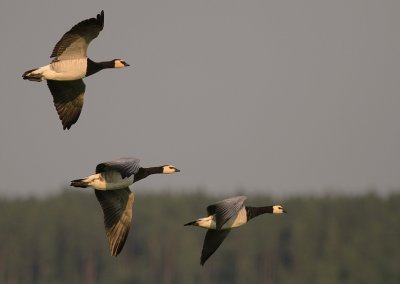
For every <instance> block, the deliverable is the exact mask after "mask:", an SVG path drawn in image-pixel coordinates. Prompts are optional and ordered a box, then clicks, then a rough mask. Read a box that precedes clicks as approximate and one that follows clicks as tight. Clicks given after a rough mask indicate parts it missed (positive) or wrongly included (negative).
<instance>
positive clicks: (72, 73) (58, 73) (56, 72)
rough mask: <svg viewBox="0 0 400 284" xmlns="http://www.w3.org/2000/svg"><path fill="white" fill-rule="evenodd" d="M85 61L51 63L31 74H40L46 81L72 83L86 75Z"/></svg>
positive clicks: (72, 60)
mask: <svg viewBox="0 0 400 284" xmlns="http://www.w3.org/2000/svg"><path fill="white" fill-rule="evenodd" d="M86 69H87V59H86V58H84V59H69V60H60V61H56V62H53V63H51V64H49V65H46V66H43V67H41V68H39V69H38V70H36V71H34V72H33V73H39V74H40V73H41V74H42V76H43V78H44V79H46V80H56V81H72V80H78V79H82V78H83V77H85V75H86Z"/></svg>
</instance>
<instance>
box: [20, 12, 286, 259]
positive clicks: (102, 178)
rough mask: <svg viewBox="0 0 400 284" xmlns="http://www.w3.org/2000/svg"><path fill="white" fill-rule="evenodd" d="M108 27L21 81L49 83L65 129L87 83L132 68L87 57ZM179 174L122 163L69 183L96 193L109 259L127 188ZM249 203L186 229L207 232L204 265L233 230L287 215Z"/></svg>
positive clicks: (226, 206)
mask: <svg viewBox="0 0 400 284" xmlns="http://www.w3.org/2000/svg"><path fill="white" fill-rule="evenodd" d="M103 27H104V11H101V13H100V14H98V15H97V16H96V18H90V19H87V20H84V21H81V22H80V23H78V24H77V25H75V26H73V27H72V28H71V29H70V30H69V31H68V32H66V33H65V34H64V35H63V36H62V37H61V39H60V40H59V41H58V42H57V44H56V45H55V47H54V49H53V52H52V53H51V55H50V58H53V60H52V61H51V62H50V64H48V65H46V66H43V67H40V68H36V69H32V70H29V71H26V72H25V73H24V74H23V75H22V77H23V79H24V80H29V81H37V82H40V81H43V80H46V81H47V86H48V88H49V90H50V93H51V94H52V96H53V102H54V106H55V107H56V110H57V113H58V116H59V118H60V120H61V123H62V126H63V129H64V130H65V129H70V128H71V126H72V125H73V124H75V123H76V122H77V121H78V119H79V115H80V113H81V111H82V107H83V98H84V94H85V89H86V86H85V83H84V82H83V80H82V79H83V78H84V77H88V76H90V75H93V74H95V73H97V72H99V71H101V70H103V69H106V68H125V67H127V66H129V64H127V63H126V62H125V61H124V60H122V59H114V60H111V61H103V62H94V61H92V60H91V59H89V58H88V57H87V49H88V46H89V44H90V42H91V41H92V40H93V39H95V38H96V37H97V36H98V35H99V33H100V31H102V30H103ZM178 172H180V170H179V169H177V168H176V167H174V166H172V165H163V166H158V167H149V168H145V167H142V166H141V165H140V163H139V159H136V158H121V159H117V160H114V161H109V162H104V163H100V164H98V165H97V166H96V170H95V174H93V175H89V176H87V177H85V178H81V179H76V180H73V181H71V186H74V187H81V188H87V187H90V188H93V189H94V192H95V195H96V198H97V200H98V201H99V203H100V205H101V208H102V210H103V214H104V225H105V230H106V235H107V239H108V243H109V248H110V253H111V255H113V256H117V255H118V254H119V253H120V252H121V250H122V248H123V247H124V244H125V241H126V238H127V236H128V233H129V229H130V226H131V222H132V208H133V202H134V193H133V192H132V191H131V190H130V189H129V186H130V185H131V184H133V183H135V182H137V181H139V180H141V179H144V178H146V177H148V176H150V175H153V174H173V173H178ZM245 199H246V197H244V196H236V197H231V198H228V199H225V200H222V201H219V202H217V203H214V204H212V205H209V206H208V207H207V216H206V217H204V218H199V219H197V220H195V221H193V222H189V223H187V224H185V226H189V225H192V226H198V227H201V228H205V229H208V231H207V233H206V236H205V239H204V243H203V250H202V253H201V258H200V263H201V265H204V263H205V262H206V261H207V259H208V258H209V257H210V256H211V255H212V254H213V253H214V252H215V251H216V250H217V249H218V247H219V246H220V245H221V243H222V242H223V241H224V239H225V238H226V236H227V235H228V233H229V232H230V230H231V229H232V228H235V227H239V226H242V225H244V224H246V223H247V222H248V221H249V220H251V219H252V218H254V217H257V216H259V215H261V214H264V213H271V214H281V213H286V211H285V210H284V209H283V207H282V206H281V205H273V206H265V207H250V206H244V201H245Z"/></svg>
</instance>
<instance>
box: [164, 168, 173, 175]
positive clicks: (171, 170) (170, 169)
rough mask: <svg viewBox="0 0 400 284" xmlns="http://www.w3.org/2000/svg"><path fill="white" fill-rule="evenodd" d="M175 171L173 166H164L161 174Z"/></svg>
mask: <svg viewBox="0 0 400 284" xmlns="http://www.w3.org/2000/svg"><path fill="white" fill-rule="evenodd" d="M174 172H175V169H174V168H169V167H164V168H163V174H173V173H174Z"/></svg>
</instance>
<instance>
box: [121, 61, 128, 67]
mask: <svg viewBox="0 0 400 284" xmlns="http://www.w3.org/2000/svg"><path fill="white" fill-rule="evenodd" d="M122 64H124V66H130V65H129V64H128V63H126V62H125V61H124V62H122Z"/></svg>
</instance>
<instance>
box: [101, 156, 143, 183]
mask: <svg viewBox="0 0 400 284" xmlns="http://www.w3.org/2000/svg"><path fill="white" fill-rule="evenodd" d="M139 162H140V160H139V159H136V158H120V159H118V160H114V161H110V162H104V163H101V164H98V165H97V166H96V174H98V173H102V172H105V171H117V172H119V173H120V174H121V177H122V178H126V177H130V176H131V175H134V174H137V172H138V171H139V168H140V165H139Z"/></svg>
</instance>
